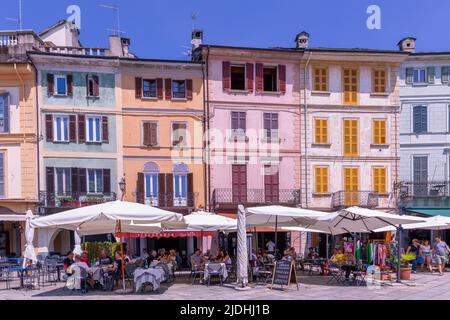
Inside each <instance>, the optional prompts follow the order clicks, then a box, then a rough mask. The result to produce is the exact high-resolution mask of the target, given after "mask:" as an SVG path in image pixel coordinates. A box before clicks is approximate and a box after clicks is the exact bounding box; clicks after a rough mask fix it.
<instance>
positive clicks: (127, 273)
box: [125, 263, 137, 287]
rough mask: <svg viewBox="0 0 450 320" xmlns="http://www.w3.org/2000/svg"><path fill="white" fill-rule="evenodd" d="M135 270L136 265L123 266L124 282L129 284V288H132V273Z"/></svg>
mask: <svg viewBox="0 0 450 320" xmlns="http://www.w3.org/2000/svg"><path fill="white" fill-rule="evenodd" d="M136 269H137V265H136V264H134V263H129V264H126V265H125V282H127V281H128V282H129V283H130V284H131V286H132V287H133V286H134V272H135V271H136Z"/></svg>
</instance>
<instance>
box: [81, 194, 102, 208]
mask: <svg viewBox="0 0 450 320" xmlns="http://www.w3.org/2000/svg"><path fill="white" fill-rule="evenodd" d="M100 199H101V197H96V196H90V197H86V198H85V199H83V202H82V206H83V207H87V206H93V205H96V204H99V202H100Z"/></svg>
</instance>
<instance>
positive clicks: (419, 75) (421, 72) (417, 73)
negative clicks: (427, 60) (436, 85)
mask: <svg viewBox="0 0 450 320" xmlns="http://www.w3.org/2000/svg"><path fill="white" fill-rule="evenodd" d="M426 74H427V72H426V69H425V68H416V69H414V70H413V81H414V83H425V82H426V79H427V78H426Z"/></svg>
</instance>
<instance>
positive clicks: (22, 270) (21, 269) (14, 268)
mask: <svg viewBox="0 0 450 320" xmlns="http://www.w3.org/2000/svg"><path fill="white" fill-rule="evenodd" d="M31 270H33V268H28V267H27V268H23V267H11V268H8V271H10V272H18V273H19V278H20V287H19V288H17V289H21V288H23V287H24V285H23V278H24V276H23V275H24V273H25V271H31Z"/></svg>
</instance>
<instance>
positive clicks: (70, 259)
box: [63, 251, 73, 270]
mask: <svg viewBox="0 0 450 320" xmlns="http://www.w3.org/2000/svg"><path fill="white" fill-rule="evenodd" d="M63 263H64V270H67V269H68V268H69V267H70V266H71V265H72V263H73V252H72V251H69V252H67V257H66V258H65V259H64V261H63Z"/></svg>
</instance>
